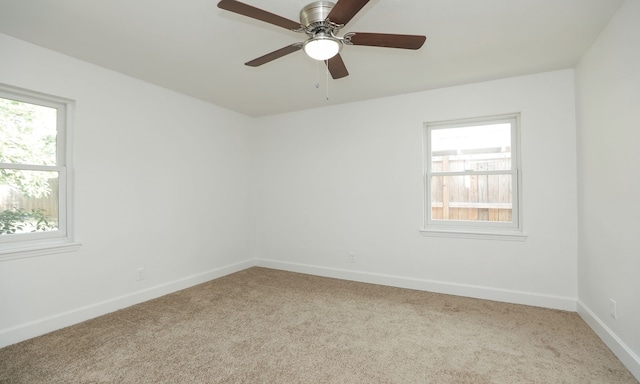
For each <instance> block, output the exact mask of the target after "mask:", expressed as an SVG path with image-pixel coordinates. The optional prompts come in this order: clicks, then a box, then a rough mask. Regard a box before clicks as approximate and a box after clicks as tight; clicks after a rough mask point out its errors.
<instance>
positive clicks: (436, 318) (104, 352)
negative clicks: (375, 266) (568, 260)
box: [0, 268, 638, 384]
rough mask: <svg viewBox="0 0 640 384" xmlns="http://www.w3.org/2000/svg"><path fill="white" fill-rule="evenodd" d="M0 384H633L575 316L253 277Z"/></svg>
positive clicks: (245, 275) (110, 328) (38, 341)
mask: <svg viewBox="0 0 640 384" xmlns="http://www.w3.org/2000/svg"><path fill="white" fill-rule="evenodd" d="M0 383H29V384H37V383H367V384H371V383H456V384H460V383H474V384H478V383H638V382H637V381H636V380H635V379H634V378H633V376H632V375H631V374H630V373H629V371H627V370H626V369H625V368H624V366H623V365H622V364H621V363H620V361H619V360H617V359H616V357H615V356H614V355H613V354H612V353H611V351H609V349H607V347H606V346H605V345H604V344H603V343H602V341H601V340H600V339H598V337H597V336H596V335H595V334H594V333H593V331H592V330H591V329H590V328H589V327H588V326H587V325H586V324H585V323H584V322H583V321H582V320H581V319H580V318H579V316H578V315H577V314H575V313H570V312H563V311H556V310H549V309H542V308H533V307H527V306H522V305H514V304H505V303H497V302H491V301H484V300H475V299H468V298H461V297H455V296H448V295H440V294H432V293H427V292H420V291H412V290H406V289H400V288H391V287H383V286H377V285H371V284H362V283H355V282H348V281H341V280H335V279H328V278H321V277H315V276H309V275H302V274H295V273H290V272H283V271H276V270H271V269H265V268H251V269H248V270H245V271H242V272H239V273H236V274H233V275H230V276H226V277H223V278H220V279H217V280H214V281H211V282H208V283H205V284H202V285H199V286H196V287H193V288H190V289H187V290H184V291H180V292H177V293H174V294H171V295H167V296H164V297H162V298H159V299H156V300H152V301H149V302H146V303H143V304H139V305H136V306H133V307H130V308H127V309H124V310H121V311H117V312H114V313H111V314H108V315H106V316H102V317H100V318H96V319H93V320H90V321H87V322H84V323H81V324H78V325H75V326H72V327H69V328H65V329H62V330H59V331H56V332H53V333H50V334H47V335H44V336H41V337H38V338H35V339H32V340H28V341H25V342H22V343H19V344H16V345H12V346H9V347H6V348H3V349H0Z"/></svg>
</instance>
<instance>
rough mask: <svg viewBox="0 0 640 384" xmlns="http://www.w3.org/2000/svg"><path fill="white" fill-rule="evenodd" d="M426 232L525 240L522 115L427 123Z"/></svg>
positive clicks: (425, 143)
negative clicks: (521, 181) (521, 173)
mask: <svg viewBox="0 0 640 384" xmlns="http://www.w3.org/2000/svg"><path fill="white" fill-rule="evenodd" d="M424 148H425V150H424V154H425V159H424V161H425V171H426V172H425V191H426V204H425V206H426V209H425V228H424V229H423V230H422V231H421V232H422V233H423V234H424V235H439V236H455V237H480V238H500V239H502V238H505V239H509V240H524V235H523V234H522V220H521V209H520V200H521V199H520V196H519V193H520V176H519V163H520V162H519V115H518V114H512V115H504V116H493V117H485V118H478V119H468V120H457V121H447V122H438V123H426V124H425V129H424Z"/></svg>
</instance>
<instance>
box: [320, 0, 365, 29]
mask: <svg viewBox="0 0 640 384" xmlns="http://www.w3.org/2000/svg"><path fill="white" fill-rule="evenodd" d="M368 2H369V0H338V2H337V3H336V5H334V6H333V9H331V12H329V16H327V19H329V20H331V21H332V22H334V23H336V24H347V23H348V22H349V21H350V20H351V19H353V16H355V15H356V13H358V12H359V11H360V10H361V9H362V7H364V6H365V4H367V3H368Z"/></svg>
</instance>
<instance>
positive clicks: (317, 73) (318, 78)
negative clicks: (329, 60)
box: [316, 61, 321, 89]
mask: <svg viewBox="0 0 640 384" xmlns="http://www.w3.org/2000/svg"><path fill="white" fill-rule="evenodd" d="M320 70H321V67H320V62H319V61H316V89H317V88H320Z"/></svg>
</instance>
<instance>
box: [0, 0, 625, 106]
mask: <svg viewBox="0 0 640 384" xmlns="http://www.w3.org/2000/svg"><path fill="white" fill-rule="evenodd" d="M623 1H624V0H371V1H370V2H369V3H368V4H367V5H365V6H364V8H363V9H362V10H361V11H360V12H359V13H358V14H357V15H356V17H355V18H354V19H353V20H351V22H349V24H348V25H347V26H346V27H345V28H344V29H343V30H342V31H341V34H344V33H346V32H380V33H399V34H416V35H426V36H427V42H426V43H425V45H424V46H423V47H422V49H420V50H419V51H410V50H402V49H390V48H378V47H363V46H345V47H344V49H343V50H342V53H341V55H342V58H343V59H344V61H345V64H346V66H347V69H348V70H349V73H350V75H349V76H348V77H346V78H343V79H339V80H332V79H329V80H328V88H327V79H326V70H325V67H324V64H322V63H319V62H315V61H313V60H311V59H310V58H308V57H306V56H305V55H304V53H303V52H302V51H300V52H296V53H293V54H290V55H288V56H285V57H283V58H280V59H278V60H275V61H273V62H271V63H267V64H265V65H263V66H261V67H257V68H252V67H247V66H245V65H244V63H245V62H247V61H249V60H251V59H254V58H256V57H259V56H262V55H264V54H266V53H269V52H271V51H274V50H276V49H278V48H282V47H284V46H287V45H289V44H292V43H294V42H299V41H303V40H304V38H305V37H306V35H304V34H300V33H294V32H290V31H287V30H285V29H283V28H280V27H276V26H273V25H270V24H267V23H264V22H260V21H257V20H253V19H250V18H247V17H244V16H240V15H237V14H233V13H230V12H228V11H223V10H221V9H219V8H217V6H216V4H217V0H109V1H106V0H82V1H79V0H0V33H4V34H7V35H10V36H14V37H17V38H19V39H22V40H25V41H28V42H32V43H35V44H37V45H40V46H42V47H46V48H49V49H52V50H55V51H58V52H61V53H64V54H67V55H69V56H72V57H75V58H78V59H81V60H84V61H87V62H90V63H94V64H97V65H100V66H102V67H105V68H109V69H112V70H115V71H118V72H121V73H124V74H127V75H129V76H132V77H136V78H139V79H142V80H145V81H147V82H150V83H154V84H157V85H160V86H162V87H165V88H168V89H172V90H175V91H178V92H181V93H184V94H186V95H190V96H193V97H196V98H198V99H202V100H205V101H208V102H211V103H214V104H217V105H220V106H223V107H226V108H229V109H232V110H235V111H238V112H241V113H244V114H247V115H250V116H264V115H270V114H277V113H284V112H290V111H295V110H302V109H308V108H315V107H321V106H325V105H332V104H338V103H346V102H351V101H357V100H365V99H371V98H377V97H384V96H391V95H397V94H402V93H408V92H415V91H421V90H427V89H434V88H440V87H445V86H451V85H458V84H464V83H470V82H478V81H484V80H491V79H497V78H503V77H509V76H517V75H523V74H529V73H537V72H544V71H550V70H556V69H564V68H571V67H573V66H575V64H576V63H577V61H578V59H579V58H580V56H581V55H582V53H583V52H584V51H585V50H586V49H587V48H588V47H589V45H590V44H591V43H592V42H593V41H594V40H595V38H596V36H597V35H598V33H599V32H600V31H601V30H602V29H603V28H604V26H605V25H606V24H607V22H608V21H609V19H610V17H611V16H612V15H613V13H614V12H615V11H616V10H617V8H618V7H619V6H620V5H621V3H622V2H623ZM243 2H245V3H247V4H250V5H252V6H254V7H258V8H261V9H264V10H267V11H269V12H272V13H275V14H278V15H280V16H283V17H286V18H288V19H291V20H294V21H298V13H299V11H300V9H301V8H302V7H303V6H304V5H306V4H307V3H309V2H311V0H244V1H243ZM0 57H1V52H0ZM318 85H319V86H318ZM317 86H318V87H317ZM327 94H328V95H329V100H327V97H326V96H327Z"/></svg>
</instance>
